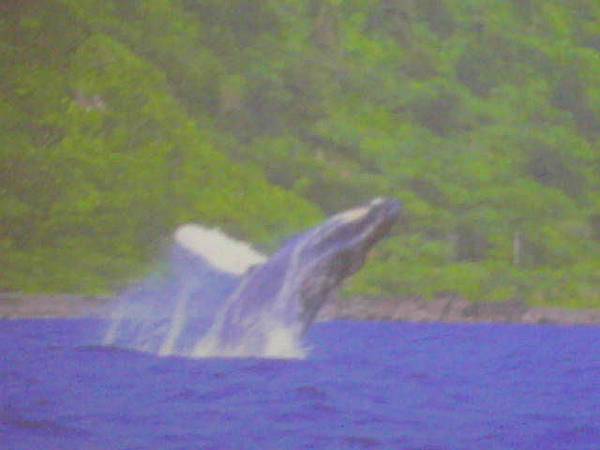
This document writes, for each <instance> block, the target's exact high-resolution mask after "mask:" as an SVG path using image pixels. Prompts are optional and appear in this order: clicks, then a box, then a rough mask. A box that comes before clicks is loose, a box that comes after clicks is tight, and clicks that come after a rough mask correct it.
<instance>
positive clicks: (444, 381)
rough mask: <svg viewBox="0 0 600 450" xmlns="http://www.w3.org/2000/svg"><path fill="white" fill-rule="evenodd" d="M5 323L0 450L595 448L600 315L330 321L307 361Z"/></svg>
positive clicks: (85, 325)
mask: <svg viewBox="0 0 600 450" xmlns="http://www.w3.org/2000/svg"><path fill="white" fill-rule="evenodd" d="M102 325H103V324H101V323H99V322H95V321H91V320H68V321H67V320H39V321H33V320H32V321H26V320H24V321H0V449H3V450H9V449H18V450H22V449H25V450H26V449H36V450H43V449H53V450H54V449H77V450H81V449H103V450H104V449H132V450H133V449H140V450H142V449H143V450H148V449H182V450H190V449H260V450H265V449H363V448H374V449H567V450H575V449H586V450H588V449H589V450H595V449H600V327H557V326H521V325H444V324H403V323H352V322H330V323H320V324H316V325H315V326H313V328H312V329H311V330H310V332H309V334H308V336H307V337H306V345H307V347H309V348H310V351H309V354H308V356H307V357H306V358H305V359H296V360H295V359H287V360H278V359H257V358H245V359H243V358H242V359H219V358H206V359H186V358H179V357H158V356H156V355H150V354H144V353H139V352H133V351H127V350H122V349H116V348H108V347H101V346H99V345H97V342H99V339H100V336H101V332H102V330H101V328H102Z"/></svg>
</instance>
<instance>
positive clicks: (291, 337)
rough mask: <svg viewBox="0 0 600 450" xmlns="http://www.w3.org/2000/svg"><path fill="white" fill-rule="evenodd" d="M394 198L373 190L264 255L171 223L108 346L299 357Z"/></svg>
mask: <svg viewBox="0 0 600 450" xmlns="http://www.w3.org/2000/svg"><path fill="white" fill-rule="evenodd" d="M400 209H401V207H400V203H399V202H398V201H396V200H390V199H379V198H378V199H375V200H373V201H371V202H370V203H368V204H366V205H363V206H360V207H358V208H354V209H351V210H348V211H345V212H342V213H339V214H336V215H334V216H332V217H330V218H329V219H328V220H327V221H325V222H324V223H323V224H321V225H319V226H317V227H315V228H313V229H311V230H308V231H307V232H305V233H302V234H300V235H298V236H296V237H295V238H292V239H290V240H289V241H288V242H286V243H285V244H284V245H283V246H282V247H281V249H280V250H278V251H277V252H276V253H275V254H273V255H272V256H271V257H270V258H267V257H265V256H264V255H261V254H260V253H258V252H256V251H255V250H253V249H252V248H251V247H250V246H249V245H247V244H245V243H242V242H239V241H236V240H233V239H231V238H228V237H227V236H225V235H224V234H222V233H220V232H219V231H216V230H207V229H205V228H203V227H200V226H197V225H184V226H182V227H179V228H178V229H177V231H176V232H175V239H174V241H175V244H174V246H173V249H172V253H171V257H170V264H169V268H168V270H167V272H166V273H165V274H162V275H161V276H155V277H152V278H150V279H148V280H145V281H144V282H142V283H140V284H138V285H136V286H134V287H132V288H130V289H129V290H127V291H126V292H125V293H124V294H123V295H122V296H121V298H120V299H119V300H118V303H117V307H116V309H115V312H114V314H113V319H112V321H111V325H110V327H109V330H108V332H107V334H106V337H105V343H106V344H109V345H116V346H124V347H129V348H134V349H137V350H143V351H149V352H152V353H158V354H162V355H169V354H178V355H184V356H191V357H204V356H255V357H298V356H302V354H303V352H304V350H303V348H302V345H301V338H302V336H303V334H304V333H305V332H306V331H307V330H308V328H309V327H310V325H311V324H312V322H313V321H314V319H315V317H316V315H317V313H318V311H319V310H320V309H321V307H322V306H323V304H324V303H325V302H326V301H327V299H329V298H330V297H331V295H332V293H333V292H334V291H335V289H336V288H337V287H338V286H339V285H340V284H341V282H342V281H343V280H344V279H345V278H347V277H348V276H350V275H352V274H353V273H355V272H356V271H357V270H358V269H360V267H362V265H363V263H364V260H365V257H366V255H367V253H368V251H369V249H370V248H371V247H372V246H373V245H374V244H375V243H376V242H378V241H379V240H380V239H381V238H382V237H383V236H385V235H386V234H387V232H388V231H389V230H390V228H391V227H392V225H393V224H394V222H395V221H396V220H397V218H398V216H399V214H400Z"/></svg>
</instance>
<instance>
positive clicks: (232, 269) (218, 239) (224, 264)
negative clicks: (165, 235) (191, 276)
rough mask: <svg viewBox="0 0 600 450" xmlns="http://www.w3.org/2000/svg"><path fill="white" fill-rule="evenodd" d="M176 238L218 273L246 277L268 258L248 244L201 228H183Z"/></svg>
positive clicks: (216, 231)
mask: <svg viewBox="0 0 600 450" xmlns="http://www.w3.org/2000/svg"><path fill="white" fill-rule="evenodd" d="M174 237H175V241H176V242H177V243H178V244H179V245H181V246H182V247H184V248H185V249H187V250H189V251H190V252H192V253H195V254H197V255H200V256H202V257H203V258H205V259H206V260H207V261H208V262H209V263H210V264H211V265H213V266H215V267H216V268H217V269H219V270H222V271H224V272H228V273H230V274H234V275H243V274H244V273H247V271H248V270H249V269H251V268H252V267H255V266H257V265H260V264H262V263H264V262H265V261H266V260H267V257H266V256H265V255H263V254H262V253H260V252H257V251H256V250H254V249H253V248H252V246H251V245H250V244H249V243H247V242H243V241H240V240H237V239H234V238H232V237H230V236H228V235H226V234H225V233H223V232H222V231H220V230H217V229H211V228H205V227H203V226H201V225H196V224H186V225H182V226H180V227H178V228H177V230H175V236H174Z"/></svg>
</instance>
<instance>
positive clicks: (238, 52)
mask: <svg viewBox="0 0 600 450" xmlns="http://www.w3.org/2000/svg"><path fill="white" fill-rule="evenodd" d="M0 73H2V77H1V78H0V130H1V131H0V170H1V171H2V173H1V176H2V178H1V180H0V183H1V184H0V189H1V190H0V210H1V211H2V216H1V218H0V265H1V267H2V272H3V273H2V279H1V283H2V285H1V288H2V289H11V290H55V291H87V292H94V291H99V290H100V291H101V290H107V289H110V288H115V287H117V286H118V285H119V283H121V282H122V281H124V280H126V279H127V278H129V277H132V276H135V274H137V273H139V272H140V271H142V270H144V268H146V267H147V264H148V263H149V262H150V261H152V260H153V257H155V256H156V255H157V254H158V253H157V252H159V250H160V248H161V243H162V242H163V241H162V239H163V238H164V237H165V236H168V235H169V232H170V231H171V230H172V229H173V228H174V227H175V225H176V224H177V223H181V222H184V221H200V222H204V223H208V224H211V225H218V226H220V227H222V228H224V229H225V230H227V231H228V232H230V233H231V234H233V235H236V236H238V237H243V238H247V239H250V240H251V241H253V242H255V243H256V244H257V245H259V246H264V248H266V249H270V248H274V247H275V246H276V245H277V243H279V242H280V241H281V239H282V238H283V237H284V236H287V235H289V234H291V233H293V232H295V231H298V230H301V229H303V228H305V227H307V226H309V225H311V224H313V223H315V222H316V221H318V220H319V219H320V218H322V217H323V215H324V214H329V213H331V212H334V211H337V210H340V209H343V208H346V207H348V206H352V205H355V204H358V203H360V202H362V201H364V200H367V199H369V198H371V197H374V196H382V195H383V196H393V197H397V198H399V199H401V200H402V201H403V202H404V204H405V208H406V214H405V216H404V219H403V220H402V222H401V223H400V224H399V225H398V227H397V228H396V229H395V230H394V233H393V236H392V238H391V239H389V240H388V241H386V243H384V244H383V245H381V246H379V247H378V250H377V251H376V252H375V253H374V254H373V255H372V257H371V259H370V261H369V263H368V264H367V266H366V267H365V269H364V270H363V271H362V272H361V273H360V274H359V275H358V276H357V277H355V278H354V280H353V281H352V283H351V285H350V286H349V291H350V292H353V293H360V294H364V295H392V296H409V295H423V296H426V297H434V296H436V295H444V294H455V295H460V296H464V297H467V298H470V299H473V300H481V299H485V300H504V299H513V298H522V299H525V300H527V301H529V302H531V303H544V304H550V303H554V304H560V305H571V306H596V307H598V306H600V195H599V193H600V151H599V150H600V4H599V3H598V2H597V1H595V0H570V1H566V0H544V1H542V0H510V1H505V0H486V1H480V0H478V1H474V0H469V1H465V0H418V1H417V0H379V1H366V0H347V1H340V0H321V1H316V0H266V1H262V2H247V1H242V0H203V1H200V0H144V1H137V0H103V1H100V0H46V1H42V0H5V1H4V2H2V5H0Z"/></svg>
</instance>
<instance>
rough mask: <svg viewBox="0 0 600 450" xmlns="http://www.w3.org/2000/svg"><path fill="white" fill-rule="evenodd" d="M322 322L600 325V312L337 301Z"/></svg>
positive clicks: (454, 302)
mask: <svg viewBox="0 0 600 450" xmlns="http://www.w3.org/2000/svg"><path fill="white" fill-rule="evenodd" d="M319 319H320V320H334V319H344V320H373V321H401V322H446V323H530V324H542V323H553V324H564V325H598V324H600V310H598V309H595V310H582V309H578V310H572V309H563V308H541V307H530V306H527V305H526V304H525V303H524V302H521V301H518V300H517V301H505V302H494V303H490V302H469V301H467V300H464V299H461V298H457V297H444V298H439V299H436V300H429V301H428V300H424V299H422V298H420V297H417V298H408V299H367V298H360V297H356V298H350V299H335V300H333V301H331V302H329V303H327V304H326V305H325V307H324V308H323V310H322V311H321V313H320V315H319Z"/></svg>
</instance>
